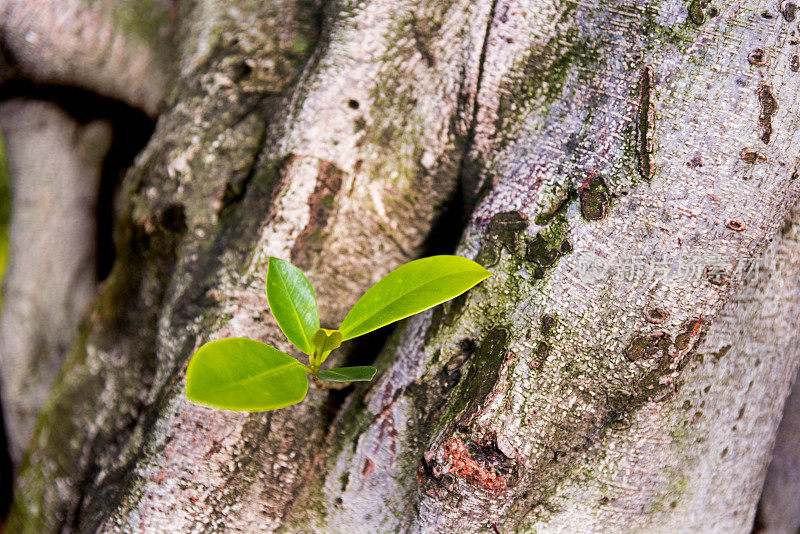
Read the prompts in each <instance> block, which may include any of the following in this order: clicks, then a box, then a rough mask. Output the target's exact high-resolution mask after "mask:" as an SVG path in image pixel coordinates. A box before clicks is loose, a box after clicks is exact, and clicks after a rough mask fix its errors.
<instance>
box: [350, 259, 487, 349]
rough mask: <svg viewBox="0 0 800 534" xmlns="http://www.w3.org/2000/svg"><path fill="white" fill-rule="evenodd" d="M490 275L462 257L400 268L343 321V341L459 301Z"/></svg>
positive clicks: (421, 262)
mask: <svg viewBox="0 0 800 534" xmlns="http://www.w3.org/2000/svg"><path fill="white" fill-rule="evenodd" d="M489 276H491V273H490V272H489V271H487V270H486V269H484V268H483V267H481V266H480V265H478V264H477V263H475V262H474V261H472V260H468V259H467V258H462V257H460V256H431V257H430V258H422V259H420V260H415V261H412V262H410V263H406V264H405V265H403V266H401V267H398V268H397V269H395V270H394V271H392V272H390V273H389V274H387V275H386V276H385V277H384V278H383V279H382V280H381V281H380V282H378V283H377V284H375V285H374V286H372V287H371V288H370V289H369V290H368V291H367V292H366V293H364V295H363V296H362V297H361V298H360V299H359V300H358V302H356V305H355V306H353V309H351V310H350V312H349V313H348V314H347V317H345V318H344V321H342V326H341V327H339V330H340V331H341V332H342V336H343V340H344V341H346V340H348V339H352V338H354V337H358V336H361V335H363V334H366V333H367V332H372V331H373V330H377V329H378V328H380V327H382V326H386V325H387V324H390V323H393V322H395V321H399V320H400V319H405V318H406V317H409V316H411V315H414V314H415V313H419V312H421V311H423V310H427V309H428V308H431V307H433V306H436V305H437V304H441V303H442V302H444V301H446V300H450V299H451V298H453V297H457V296H458V295H460V294H461V293H463V292H465V291H466V290H468V289H469V288H471V287H472V286H474V285H475V284H477V283H478V282H480V281H481V280H483V279H485V278H487V277H489Z"/></svg>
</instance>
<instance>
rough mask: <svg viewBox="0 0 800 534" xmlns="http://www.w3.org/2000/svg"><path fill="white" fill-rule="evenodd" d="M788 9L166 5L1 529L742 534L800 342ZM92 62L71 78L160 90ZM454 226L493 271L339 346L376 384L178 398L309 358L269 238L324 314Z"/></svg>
mask: <svg viewBox="0 0 800 534" xmlns="http://www.w3.org/2000/svg"><path fill="white" fill-rule="evenodd" d="M128 4H129V5H133V4H135V2H134V1H133V0H131V2H129V3H128ZM128 4H126V5H128ZM145 4H147V5H150V4H148V3H145ZM790 6H791V7H790ZM776 7H777V6H775V5H773V3H769V4H767V3H766V2H759V1H756V0H738V1H736V2H734V1H733V0H720V1H719V2H717V3H716V4H714V5H710V4H709V3H708V2H704V1H700V0H692V1H691V2H688V3H687V2H683V1H679V0H647V1H645V0H625V1H623V2H619V1H615V2H611V1H606V0H597V1H596V2H594V3H579V2H574V1H571V0H495V1H493V2H488V1H487V2H470V1H467V0H452V1H449V2H446V1H441V2H433V3H432V2H422V1H419V0H403V1H399V2H398V1H396V0H372V1H370V2H366V3H359V4H349V3H344V2H342V3H330V4H326V5H325V6H321V5H318V4H315V3H308V2H292V1H291V0H271V1H269V2H261V1H258V2H257V1H254V0H236V1H235V2H227V1H222V0H218V1H215V0H199V1H198V2H196V3H195V4H193V5H192V6H190V7H187V8H185V9H182V10H180V17H178V18H177V19H176V22H175V25H176V27H175V28H173V29H174V34H173V35H174V36H175V37H174V42H173V44H174V50H175V51H176V52H175V53H174V55H170V54H167V55H165V58H164V59H162V60H161V62H162V63H161V65H165V66H158V67H148V68H152V69H153V70H152V72H168V73H175V74H174V80H175V81H174V82H164V83H168V85H167V86H165V87H164V86H163V84H158V85H159V86H160V87H162V89H161V90H159V91H156V90H153V91H149V90H148V91H149V92H147V91H145V93H146V94H148V95H168V96H166V100H165V101H164V104H163V105H162V109H163V111H162V113H161V114H160V116H159V119H158V124H157V127H156V131H155V133H154V135H153V137H152V139H151V140H150V142H149V144H148V146H147V147H146V148H145V150H144V152H143V153H142V154H141V155H140V156H139V157H138V158H137V160H136V162H135V164H134V166H133V167H132V168H131V169H130V171H129V172H128V173H127V176H126V177H125V180H124V183H123V187H122V191H121V193H120V210H119V217H118V222H117V250H118V255H117V262H116V264H115V267H114V271H113V273H112V275H111V277H110V279H109V281H107V282H106V283H105V284H104V287H103V288H101V292H100V295H99V297H98V298H97V300H96V302H95V304H94V306H93V308H92V311H91V312H90V314H89V315H88V316H87V318H86V320H85V321H84V323H83V325H82V327H81V331H80V335H79V339H78V342H77V343H76V345H75V346H74V347H73V349H72V351H71V354H70V356H69V358H68V360H67V362H66V364H65V365H64V367H63V369H62V371H61V376H60V379H59V381H58V382H57V384H56V385H55V386H54V388H53V390H52V392H51V395H50V397H49V400H48V402H47V405H46V406H45V408H44V410H43V412H42V415H41V418H40V421H39V426H38V430H37V433H36V435H35V437H34V440H33V442H32V445H31V447H30V449H29V452H28V456H27V458H26V461H25V464H24V466H23V468H22V470H21V471H20V474H19V478H18V481H17V487H16V500H15V504H14V509H13V512H12V516H11V518H10V527H9V528H11V529H19V530H27V531H31V532H34V531H36V532H42V531H55V530H62V531H76V532H85V531H95V530H98V529H99V530H101V531H107V532H114V531H119V532H131V531H166V530H170V531H187V532H188V531H241V532H262V531H263V532H271V531H276V530H284V531H290V532H314V531H321V532H347V531H351V532H361V531H370V532H373V531H374V532H390V531H425V532H453V531H463V532H485V531H487V530H490V531H491V529H494V530H495V531H499V532H514V531H547V532H549V531H554V532H556V531H567V532H575V531H587V530H608V531H630V530H645V531H675V530H714V529H715V530H719V531H724V532H746V531H748V530H750V529H751V527H752V524H753V518H754V514H755V509H756V505H757V503H758V500H759V496H760V494H761V488H762V483H763V481H764V476H765V473H766V471H767V464H768V462H769V457H770V452H771V449H772V444H773V441H774V440H775V435H776V432H777V427H778V423H779V422H780V421H781V414H782V408H783V404H784V402H785V399H786V397H787V396H788V394H789V391H790V389H791V385H792V384H791V381H792V378H793V377H794V376H795V375H796V374H797V370H798V363H800V349H799V348H798V347H800V333H798V332H800V276H798V274H799V273H800V239H798V229H797V224H796V223H798V222H800V213H798V211H797V210H796V209H794V207H795V205H796V204H797V199H798V195H799V194H800V180H798V179H797V176H798V169H797V167H798V163H799V162H800V157H799V156H800V149H799V148H798V147H800V128H798V124H797V119H796V118H795V117H796V113H795V111H796V110H797V109H798V102H797V99H798V98H800V97H798V94H800V93H798V88H800V73H798V72H797V71H798V69H800V66H798V65H800V64H799V63H798V59H797V45H798V39H800V38H798V36H797V21H796V20H795V11H796V8H795V7H794V4H791V3H787V2H784V3H783V4H782V5H781V6H780V9H777V8H776ZM112 27H114V28H117V30H114V31H119V32H121V35H122V36H123V37H120V42H125V43H128V42H131V41H132V40H131V39H126V38H125V37H124V36H125V35H128V34H127V33H125V32H126V31H128V30H127V29H125V28H122V27H120V26H119V25H117V26H114V25H113V24H112ZM3 31H4V32H6V33H8V32H9V31H10V30H8V29H7V28H6V27H5V26H4V27H3ZM145 42H146V43H150V44H148V45H147V46H148V47H150V48H149V49H150V50H158V48H157V47H156V46H153V45H152V43H153V42H155V41H152V40H151V41H147V40H145ZM153 53H155V52H153ZM31 57H37V56H36V55H35V54H33V55H32V56H31ZM38 61H45V62H46V61H47V60H46V59H45V60H39V59H37V60H35V62H38ZM46 67H47V65H45V66H44V67H42V68H41V70H37V71H35V72H34V69H32V68H30V67H26V66H25V65H24V64H20V66H19V69H20V71H21V72H22V73H23V74H22V75H29V76H34V75H35V73H36V72H46V73H52V72H55V71H53V70H52V69H50V70H47V68H46ZM104 68H105V67H96V68H95V70H92V68H91V67H90V68H89V69H88V71H87V72H86V73H85V74H80V75H79V78H80V79H81V80H89V81H85V82H80V83H85V84H86V85H87V87H89V88H93V89H94V90H98V91H99V89H96V88H95V87H94V85H92V84H100V85H102V86H103V87H104V90H105V91H107V92H108V94H112V95H114V96H116V97H117V98H120V99H124V100H126V101H127V102H129V103H131V104H132V105H136V106H140V107H143V108H144V109H146V110H152V109H156V108H158V104H157V102H159V101H160V100H159V99H160V98H162V97H163V96H155V97H147V98H144V97H141V96H139V97H136V96H131V94H130V89H129V88H126V87H115V86H113V85H110V84H108V83H106V82H103V80H104V78H102V74H103V72H105V71H104V70H103V69H104ZM26 72H33V74H26ZM148 72H150V71H148ZM48 76H49V75H48ZM163 76H164V78H163V79H164V80H171V79H172V78H170V76H169V75H163ZM42 77H43V78H47V76H46V75H42ZM55 78H56V79H58V77H57V76H56V77H55ZM98 80H99V81H98ZM137 94H138V93H137ZM147 102H156V104H152V105H151V104H148V103H147ZM148 106H151V107H148ZM460 213H463V214H464V219H465V220H464V221H463V223H464V224H463V225H462V224H460V222H458V221H457V219H458V218H459V217H460ZM451 234H452V235H451ZM457 234H458V235H460V241H458V245H457V248H455V251H456V253H458V254H460V255H463V256H467V257H470V258H474V259H476V260H477V261H479V262H481V263H482V264H484V265H485V266H486V267H487V268H489V269H490V270H491V271H492V272H493V274H494V276H493V277H492V278H491V279H489V280H487V281H486V282H484V283H483V284H481V285H480V286H479V287H478V288H476V289H474V290H473V291H471V292H470V293H469V294H468V296H466V297H463V298H459V299H456V300H454V301H452V302H450V303H448V304H447V305H445V306H443V307H439V308H436V309H434V310H433V311H430V312H426V313H423V314H420V315H418V316H416V317H414V318H412V319H410V320H408V321H406V322H404V323H402V324H401V325H400V326H399V327H398V328H397V329H396V330H395V332H394V333H393V334H392V335H391V337H389V338H388V340H385V338H383V337H382V336H380V335H376V336H372V337H371V338H369V339H367V341H366V342H363V343H358V344H356V343H354V344H351V346H350V347H344V350H343V351H342V354H341V355H340V356H339V360H338V361H336V362H332V363H333V364H338V363H342V362H346V361H347V362H356V361H357V362H367V361H371V360H372V359H375V358H376V357H377V358H376V360H375V361H376V362H377V364H376V365H377V366H378V367H379V369H380V375H379V377H378V379H377V380H376V382H375V383H374V384H371V385H368V386H361V387H358V388H352V387H351V388H347V389H344V390H341V391H331V390H326V389H322V388H320V387H318V386H314V387H312V388H311V390H310V391H309V395H308V398H307V399H306V400H305V401H304V402H303V403H302V404H299V405H295V406H292V407H290V408H286V409H283V410H279V411H275V412H269V413H262V414H249V415H248V414H241V413H234V412H226V411H220V410H212V409H208V408H204V407H201V406H198V405H195V404H192V403H190V402H189V401H187V400H186V399H185V397H184V394H183V392H184V376H185V367H186V363H187V362H188V359H189V357H190V356H191V354H192V353H193V352H194V350H196V348H197V347H199V346H200V345H201V344H202V343H204V342H206V341H208V340H211V339H217V338H221V337H231V336H246V337H251V338H254V339H259V340H262V341H266V342H269V343H271V344H274V345H275V346H277V347H278V348H281V349H283V350H288V349H289V346H288V344H287V342H286V341H285V340H283V339H282V335H281V334H280V332H279V330H278V328H277V325H276V323H275V322H274V319H273V318H272V316H271V315H270V314H269V313H268V311H267V310H268V306H267V302H266V295H265V293H264V277H265V267H266V259H267V258H268V257H269V256H271V255H274V256H279V257H283V258H286V259H291V260H292V261H293V262H294V263H295V264H297V265H298V266H300V267H301V268H302V269H303V271H304V272H306V273H307V275H308V276H309V278H310V279H311V281H312V283H313V284H314V286H315V287H316V288H318V291H317V296H318V300H319V301H320V304H321V310H320V311H321V317H322V322H323V326H327V327H335V326H336V325H337V324H338V323H339V322H340V321H341V319H342V318H343V316H344V314H345V312H346V310H347V309H348V308H349V307H350V306H351V305H352V304H353V303H354V302H355V300H356V299H357V298H358V296H359V295H360V294H361V293H362V292H363V291H364V290H366V288H368V287H369V286H370V285H371V284H373V283H374V282H375V281H377V280H378V279H379V278H380V277H381V276H383V275H385V274H386V273H387V272H389V271H390V270H391V269H393V268H395V267H397V266H399V265H401V264H402V263H404V262H406V261H408V260H410V259H413V258H415V257H418V256H420V255H425V254H430V253H433V252H439V251H448V248H450V250H449V251H452V250H453V247H455V243H456V240H457V239H458V235H457ZM379 349H380V353H379V354H378V352H379ZM768 487H769V486H768ZM779 491H780V490H779Z"/></svg>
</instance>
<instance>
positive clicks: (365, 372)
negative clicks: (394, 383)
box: [317, 365, 378, 382]
mask: <svg viewBox="0 0 800 534" xmlns="http://www.w3.org/2000/svg"><path fill="white" fill-rule="evenodd" d="M377 372H378V370H377V369H375V368H374V367H370V366H369V365H359V366H358V367H339V368H337V369H326V370H325V371H320V372H319V374H318V375H317V378H320V379H322V380H327V381H329V382H369V381H370V380H372V379H373V378H374V377H375V373H377Z"/></svg>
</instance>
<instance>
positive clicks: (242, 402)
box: [186, 337, 308, 412]
mask: <svg viewBox="0 0 800 534" xmlns="http://www.w3.org/2000/svg"><path fill="white" fill-rule="evenodd" d="M305 369H307V367H306V366H304V365H303V364H301V363H300V362H299V361H297V360H295V359H294V358H292V357H291V356H289V355H288V354H284V353H283V352H281V351H279V350H278V349H276V348H274V347H270V346H269V345H267V344H265V343H260V342H258V341H253V340H252V339H246V338H243V337H234V338H230V339H220V340H219V341H211V342H210V343H206V344H205V345H203V346H202V347H200V348H199V349H198V351H197V352H195V353H194V356H192V359H191V361H190V362H189V367H188V369H187V370H186V397H187V398H188V399H189V400H191V401H194V402H198V403H200V404H206V405H208V406H214V407H216V408H225V409H226V410H242V411H247V412H260V411H265V410H276V409H278V408H283V407H285V406H289V405H291V404H296V403H298V402H300V401H301V400H303V399H304V398H305V396H306V392H307V391H308V378H307V377H306V373H305Z"/></svg>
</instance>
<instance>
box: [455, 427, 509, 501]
mask: <svg viewBox="0 0 800 534" xmlns="http://www.w3.org/2000/svg"><path fill="white" fill-rule="evenodd" d="M444 455H445V459H446V462H447V463H448V464H449V472H450V474H451V475H453V476H455V477H458V478H461V479H463V480H464V481H465V482H466V483H467V484H469V485H470V486H475V487H478V488H482V489H485V490H489V491H500V490H503V489H505V488H506V487H507V485H506V483H505V481H504V480H503V477H502V476H501V475H500V474H499V473H497V472H495V471H494V470H493V469H492V468H491V467H489V466H487V465H485V464H483V463H478V462H476V461H475V460H474V459H473V458H472V456H470V454H469V452H468V451H467V447H466V445H464V442H463V441H462V440H461V438H458V437H456V438H452V439H450V440H449V441H447V442H446V443H445V444H444Z"/></svg>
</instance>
